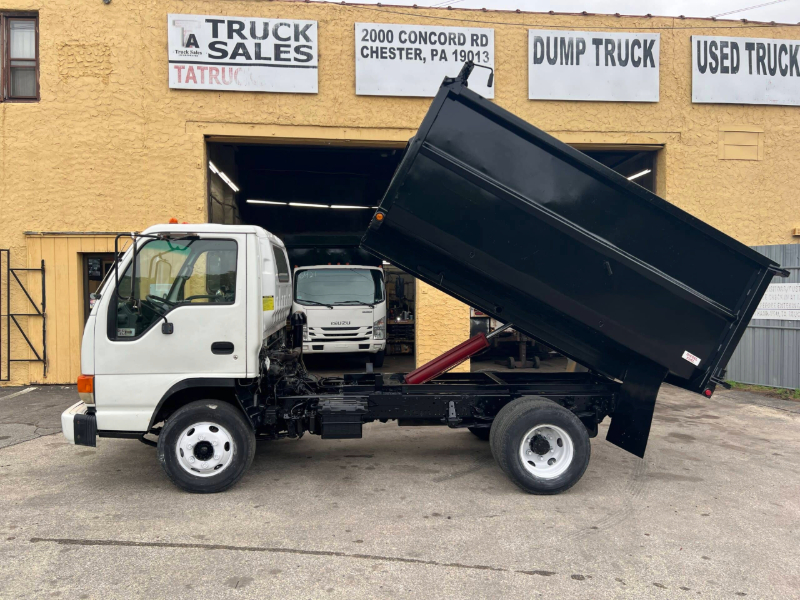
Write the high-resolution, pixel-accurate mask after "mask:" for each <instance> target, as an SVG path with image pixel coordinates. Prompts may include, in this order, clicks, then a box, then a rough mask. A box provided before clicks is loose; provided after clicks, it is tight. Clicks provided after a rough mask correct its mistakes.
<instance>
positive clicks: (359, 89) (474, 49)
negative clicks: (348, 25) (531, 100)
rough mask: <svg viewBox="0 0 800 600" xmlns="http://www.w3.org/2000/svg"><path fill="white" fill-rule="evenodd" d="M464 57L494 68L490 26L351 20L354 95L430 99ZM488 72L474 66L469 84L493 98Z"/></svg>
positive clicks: (456, 70) (471, 87)
mask: <svg viewBox="0 0 800 600" xmlns="http://www.w3.org/2000/svg"><path fill="white" fill-rule="evenodd" d="M468 60H471V61H473V62H474V63H475V64H476V65H485V66H487V67H491V68H492V69H494V29H484V28H474V27H436V26H429V25H393V24H385V23H356V94H358V95H361V96H421V97H427V98H432V97H433V96H435V95H436V92H438V91H439V86H440V85H441V83H442V80H443V79H444V78H445V77H455V76H456V75H458V72H459V71H460V70H461V67H462V66H463V65H464V63H465V62H466V61H468ZM488 80H489V71H487V70H486V69H481V68H476V69H475V70H474V71H473V72H472V76H471V77H470V78H469V89H471V90H473V91H475V92H477V93H479V94H480V95H481V96H483V97H485V98H494V87H488V86H487V85H486V84H487V82H488Z"/></svg>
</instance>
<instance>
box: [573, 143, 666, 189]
mask: <svg viewBox="0 0 800 600" xmlns="http://www.w3.org/2000/svg"><path fill="white" fill-rule="evenodd" d="M583 152H584V153H585V154H587V155H588V156H590V157H591V158H593V159H595V160H596V161H597V162H600V163H603V164H604V165H606V166H607V167H611V168H612V169H614V170H615V171H616V172H617V173H619V174H620V175H624V176H625V177H627V178H628V179H630V180H631V181H634V182H635V183H638V184H639V185H640V186H642V187H643V188H645V189H647V190H650V191H651V192H653V193H655V191H656V156H657V152H656V151H655V150H589V149H584V150H583Z"/></svg>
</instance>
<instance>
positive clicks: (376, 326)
mask: <svg viewBox="0 0 800 600" xmlns="http://www.w3.org/2000/svg"><path fill="white" fill-rule="evenodd" d="M292 312H295V313H303V314H305V316H306V325H305V328H304V330H303V353H304V354H349V353H360V354H366V355H367V356H368V360H369V362H371V363H372V364H373V366H375V367H382V366H383V360H384V355H385V350H386V289H385V283H384V276H383V269H382V268H380V267H370V266H362V265H312V266H308V267H298V268H296V269H295V270H294V304H293V306H292Z"/></svg>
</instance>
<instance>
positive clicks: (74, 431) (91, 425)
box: [61, 402, 97, 446]
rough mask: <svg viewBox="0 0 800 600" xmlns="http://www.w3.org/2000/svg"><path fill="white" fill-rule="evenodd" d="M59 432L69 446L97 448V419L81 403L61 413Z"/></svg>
mask: <svg viewBox="0 0 800 600" xmlns="http://www.w3.org/2000/svg"><path fill="white" fill-rule="evenodd" d="M61 431H62V433H63V434H64V437H65V438H67V441H68V442H69V443H70V444H76V445H78V446H97V417H95V415H94V413H93V412H91V413H90V412H89V407H88V406H87V405H86V404H84V403H83V402H78V403H76V404H73V405H72V406H70V407H69V408H68V409H67V410H65V411H64V412H63V413H61Z"/></svg>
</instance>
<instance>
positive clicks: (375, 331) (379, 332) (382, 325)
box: [372, 317, 386, 340]
mask: <svg viewBox="0 0 800 600" xmlns="http://www.w3.org/2000/svg"><path fill="white" fill-rule="evenodd" d="M372 337H373V338H375V339H376V340H385V339H386V317H381V318H380V319H378V320H377V321H375V322H374V323H373V324H372Z"/></svg>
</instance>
